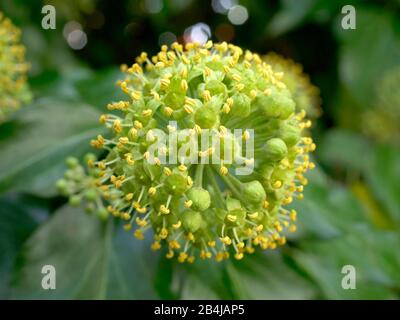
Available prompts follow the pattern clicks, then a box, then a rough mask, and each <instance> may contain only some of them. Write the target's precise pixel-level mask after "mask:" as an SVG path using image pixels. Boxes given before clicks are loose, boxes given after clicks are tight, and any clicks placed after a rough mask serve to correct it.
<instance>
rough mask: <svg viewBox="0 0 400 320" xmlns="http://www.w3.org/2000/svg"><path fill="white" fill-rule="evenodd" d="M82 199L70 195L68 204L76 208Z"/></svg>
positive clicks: (78, 196)
mask: <svg viewBox="0 0 400 320" xmlns="http://www.w3.org/2000/svg"><path fill="white" fill-rule="evenodd" d="M81 200H82V197H81V196H80V195H72V196H70V197H69V204H70V205H71V206H74V207H77V206H79V205H80V204H81Z"/></svg>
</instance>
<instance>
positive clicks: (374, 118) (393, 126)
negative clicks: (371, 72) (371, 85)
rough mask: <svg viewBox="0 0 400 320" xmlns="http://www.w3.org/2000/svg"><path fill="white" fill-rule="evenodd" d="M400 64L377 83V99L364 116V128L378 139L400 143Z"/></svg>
mask: <svg viewBox="0 0 400 320" xmlns="http://www.w3.org/2000/svg"><path fill="white" fill-rule="evenodd" d="M399 83H400V66H397V67H396V68H393V69H391V70H389V71H387V72H386V73H385V74H384V75H383V78H382V80H381V81H379V82H378V84H377V90H376V99H375V101H374V105H373V106H372V108H371V109H368V110H367V111H366V112H364V114H363V116H362V120H363V121H362V130H363V131H364V132H365V133H366V134H367V135H368V136H370V137H372V138H374V139H375V140H377V141H380V142H384V143H390V144H394V145H400V126H399V122H400V91H399V89H398V86H399Z"/></svg>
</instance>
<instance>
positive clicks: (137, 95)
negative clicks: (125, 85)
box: [131, 90, 142, 100]
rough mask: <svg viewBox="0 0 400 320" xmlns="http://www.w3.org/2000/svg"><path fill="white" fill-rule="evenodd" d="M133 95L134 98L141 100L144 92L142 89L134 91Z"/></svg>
mask: <svg viewBox="0 0 400 320" xmlns="http://www.w3.org/2000/svg"><path fill="white" fill-rule="evenodd" d="M131 97H132V99H133V100H140V98H142V93H141V92H140V91H136V90H134V91H132V93H131Z"/></svg>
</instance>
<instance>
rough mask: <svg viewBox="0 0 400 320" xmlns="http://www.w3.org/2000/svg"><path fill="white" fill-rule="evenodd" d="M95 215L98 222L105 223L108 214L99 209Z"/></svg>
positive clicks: (104, 209)
mask: <svg viewBox="0 0 400 320" xmlns="http://www.w3.org/2000/svg"><path fill="white" fill-rule="evenodd" d="M96 215H97V217H99V219H100V220H103V221H106V220H107V219H108V216H109V213H108V211H107V209H106V208H101V209H99V210H97V212H96Z"/></svg>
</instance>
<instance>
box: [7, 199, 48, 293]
mask: <svg viewBox="0 0 400 320" xmlns="http://www.w3.org/2000/svg"><path fill="white" fill-rule="evenodd" d="M48 214H49V209H48V208H47V207H46V206H45V205H44V203H43V201H42V200H39V199H36V198H34V197H31V196H27V195H16V194H7V195H6V196H5V197H3V198H1V199H0V273H1V275H2V276H1V278H0V299H6V298H7V297H8V295H9V281H10V277H11V276H10V275H11V270H12V268H13V265H14V260H15V258H16V257H17V255H18V252H19V250H20V249H21V247H22V245H23V243H24V242H25V240H26V239H27V238H28V237H29V236H30V234H31V233H32V232H33V231H34V230H35V229H36V228H37V227H38V225H39V223H41V222H42V221H44V220H45V219H47V217H48Z"/></svg>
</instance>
